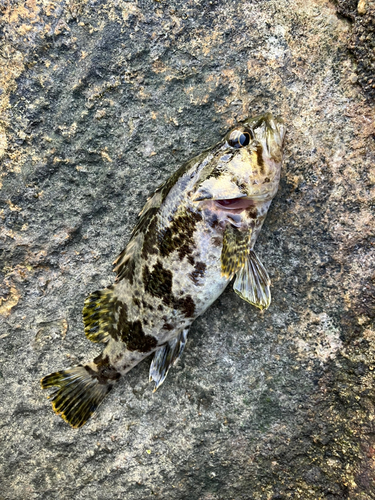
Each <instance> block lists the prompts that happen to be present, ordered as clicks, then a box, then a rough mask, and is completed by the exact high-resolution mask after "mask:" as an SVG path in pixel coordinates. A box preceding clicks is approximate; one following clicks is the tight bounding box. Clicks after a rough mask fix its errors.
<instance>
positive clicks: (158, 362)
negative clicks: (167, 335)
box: [150, 328, 188, 392]
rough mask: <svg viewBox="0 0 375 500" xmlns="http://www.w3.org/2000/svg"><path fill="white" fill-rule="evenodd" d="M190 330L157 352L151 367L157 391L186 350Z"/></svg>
mask: <svg viewBox="0 0 375 500" xmlns="http://www.w3.org/2000/svg"><path fill="white" fill-rule="evenodd" d="M187 335H188V329H187V328H186V329H185V330H183V331H182V332H181V333H180V335H179V336H178V337H176V338H175V339H173V340H171V341H170V342H168V343H167V344H166V345H165V346H163V347H161V348H160V349H158V350H157V351H156V352H155V355H154V358H153V360H152V363H151V366H150V382H151V380H153V381H154V382H155V389H154V392H155V391H156V389H158V387H160V386H161V384H162V383H163V382H164V380H165V377H166V376H167V374H168V371H169V369H170V368H171V366H173V365H174V364H176V362H177V360H178V359H179V357H180V356H181V354H182V351H183V350H184V347H185V344H186V339H187Z"/></svg>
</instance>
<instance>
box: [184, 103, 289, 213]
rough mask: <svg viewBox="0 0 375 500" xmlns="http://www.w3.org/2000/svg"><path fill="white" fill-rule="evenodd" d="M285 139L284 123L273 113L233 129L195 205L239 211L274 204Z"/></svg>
mask: <svg viewBox="0 0 375 500" xmlns="http://www.w3.org/2000/svg"><path fill="white" fill-rule="evenodd" d="M284 136H285V126H284V123H283V121H282V120H281V118H278V117H273V116H272V114H271V113H265V114H263V115H259V116H257V117H255V118H249V119H247V120H245V121H243V122H241V123H240V124H238V125H237V126H236V127H234V128H233V129H231V130H230V131H229V132H228V133H227V135H226V136H225V138H224V140H223V141H222V142H221V143H220V144H219V145H218V147H217V148H216V149H215V150H214V154H213V156H212V157H211V159H210V161H209V164H210V168H206V169H205V174H204V176H200V179H199V181H198V182H197V184H196V189H195V192H194V196H193V201H202V200H207V201H208V200H211V201H215V202H217V203H218V204H219V205H221V206H222V207H224V208H228V209H232V210H236V211H237V210H241V209H243V208H246V207H248V206H250V205H259V204H264V203H267V202H270V201H271V200H272V198H273V197H274V196H275V194H276V192H277V189H278V185H279V181H280V170H281V163H282V156H283V140H284Z"/></svg>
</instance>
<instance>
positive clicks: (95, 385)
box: [40, 366, 112, 428]
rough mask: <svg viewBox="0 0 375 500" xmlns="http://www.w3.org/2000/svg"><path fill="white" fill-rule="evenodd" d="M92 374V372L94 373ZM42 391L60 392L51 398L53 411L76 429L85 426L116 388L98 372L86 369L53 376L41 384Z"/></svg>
mask: <svg viewBox="0 0 375 500" xmlns="http://www.w3.org/2000/svg"><path fill="white" fill-rule="evenodd" d="M90 372H91V373H90ZM40 384H41V386H42V389H47V388H49V387H54V386H57V387H59V388H60V389H58V390H57V391H55V392H54V393H53V394H51V395H50V396H48V398H49V399H52V408H53V410H54V412H55V413H57V415H60V416H61V417H62V418H63V419H64V420H65V422H67V423H68V424H70V425H71V426H72V427H75V428H77V427H81V426H82V425H84V424H85V423H86V422H87V420H88V419H89V418H90V417H91V415H92V414H93V413H94V411H95V410H96V409H97V408H98V406H99V405H100V403H101V402H102V401H103V399H104V397H105V396H106V395H107V394H108V392H109V391H110V390H111V389H112V385H111V384H108V383H103V381H101V380H99V379H98V377H97V376H96V375H95V372H94V371H93V370H90V369H86V368H85V367H84V366H76V367H74V368H70V369H69V370H64V371H61V372H55V373H51V374H50V375H47V376H46V377H44V378H42V380H41V381H40Z"/></svg>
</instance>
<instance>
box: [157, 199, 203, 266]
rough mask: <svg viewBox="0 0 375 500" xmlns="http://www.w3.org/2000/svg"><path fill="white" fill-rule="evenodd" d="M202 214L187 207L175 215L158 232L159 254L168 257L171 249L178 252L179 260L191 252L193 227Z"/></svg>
mask: <svg viewBox="0 0 375 500" xmlns="http://www.w3.org/2000/svg"><path fill="white" fill-rule="evenodd" d="M201 220H202V216H201V214H200V213H198V212H193V211H192V210H190V209H188V210H186V211H185V212H183V213H182V214H179V215H176V216H175V218H174V219H173V220H172V221H171V223H170V225H169V226H168V227H167V228H166V229H165V230H164V231H163V233H162V234H160V246H159V250H160V255H161V256H162V257H168V255H169V254H171V253H172V252H173V251H175V250H176V251H177V252H178V256H179V258H180V260H182V259H183V258H184V257H185V256H188V255H190V254H191V253H192V252H193V246H194V240H193V235H194V231H195V227H196V225H197V223H198V222H199V221H201Z"/></svg>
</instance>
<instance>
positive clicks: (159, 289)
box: [142, 261, 204, 318]
mask: <svg viewBox="0 0 375 500" xmlns="http://www.w3.org/2000/svg"><path fill="white" fill-rule="evenodd" d="M201 264H203V263H201ZM203 265H204V264H203ZM198 268H199V269H201V270H202V265H201V266H198ZM142 278H143V285H144V287H145V292H147V293H149V294H150V295H152V296H153V297H158V298H160V299H161V300H162V301H163V303H164V304H165V305H166V306H169V307H171V308H174V309H178V310H180V311H182V313H183V314H184V316H186V317H187V318H191V317H193V316H194V312H195V304H194V301H193V299H192V298H191V296H190V295H187V296H186V297H182V298H179V299H177V298H176V297H174V295H173V294H172V272H171V271H168V269H165V268H164V267H163V265H162V263H161V262H160V261H158V262H157V263H156V264H155V265H154V267H153V269H152V271H151V272H150V270H149V268H148V266H145V267H144V269H143V272H142ZM158 310H162V309H160V306H159V307H158Z"/></svg>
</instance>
